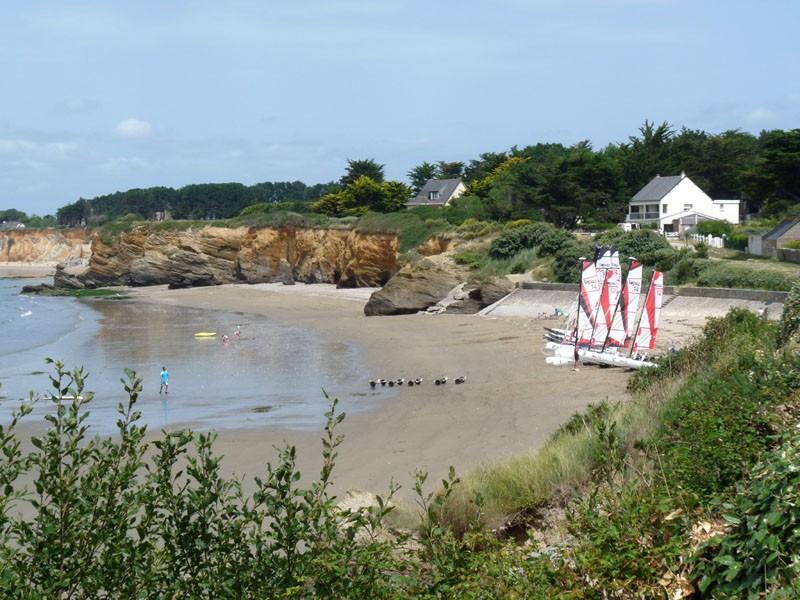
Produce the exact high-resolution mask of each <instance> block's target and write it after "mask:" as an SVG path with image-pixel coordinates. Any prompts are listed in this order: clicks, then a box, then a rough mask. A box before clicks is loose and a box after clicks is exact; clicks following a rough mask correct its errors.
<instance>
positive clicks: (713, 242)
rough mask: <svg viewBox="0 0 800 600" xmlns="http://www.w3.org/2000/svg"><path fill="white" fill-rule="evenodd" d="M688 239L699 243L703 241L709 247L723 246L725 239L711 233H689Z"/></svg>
mask: <svg viewBox="0 0 800 600" xmlns="http://www.w3.org/2000/svg"><path fill="white" fill-rule="evenodd" d="M689 239H690V240H691V241H692V243H695V244H699V243H700V242H703V243H704V244H705V245H706V246H708V247H709V248H724V247H725V240H723V239H722V238H721V237H714V236H713V235H710V234H709V235H700V234H698V233H692V234H689Z"/></svg>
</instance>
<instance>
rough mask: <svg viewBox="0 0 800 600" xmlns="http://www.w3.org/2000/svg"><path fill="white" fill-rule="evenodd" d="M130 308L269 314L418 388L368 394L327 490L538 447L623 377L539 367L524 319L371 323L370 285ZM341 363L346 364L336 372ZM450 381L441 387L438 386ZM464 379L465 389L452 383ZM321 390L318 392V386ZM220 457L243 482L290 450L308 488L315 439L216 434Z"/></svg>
mask: <svg viewBox="0 0 800 600" xmlns="http://www.w3.org/2000/svg"><path fill="white" fill-rule="evenodd" d="M130 291H131V297H132V300H133V301H136V302H149V303H160V304H167V305H173V306H185V307H192V308H200V309H206V310H222V311H230V312H235V313H253V314H262V315H269V316H270V317H271V318H275V319H279V320H282V321H284V322H286V323H291V324H294V325H300V326H303V327H308V328H310V329H313V330H315V331H316V332H317V333H319V334H320V335H322V336H324V337H326V338H329V339H337V340H341V341H344V342H346V343H350V344H354V345H356V346H357V347H358V348H360V351H361V356H362V359H363V362H364V363H365V364H366V366H367V367H368V368H369V369H370V371H371V372H372V374H373V376H374V377H375V378H381V377H382V378H385V379H396V378H401V377H402V378H405V379H413V378H416V377H421V378H422V379H423V384H422V385H421V386H413V387H408V386H403V387H402V388H397V387H395V388H394V390H393V395H394V397H392V398H388V397H387V398H386V399H385V400H384V399H383V398H382V396H383V397H386V396H387V394H386V389H388V388H385V389H381V388H380V387H377V388H376V389H375V390H372V389H371V388H370V386H369V383H368V381H364V382H363V386H364V393H365V394H370V395H372V396H374V399H375V404H376V407H375V408H374V409H372V410H369V411H367V412H364V413H356V414H348V415H347V417H346V419H345V420H344V422H343V423H342V424H341V425H340V426H339V428H338V429H337V432H338V433H340V434H343V435H344V436H345V439H344V443H343V444H342V446H341V447H340V448H339V456H338V459H337V466H336V470H335V472H334V476H333V480H334V486H333V491H334V493H336V494H337V495H338V496H343V495H344V493H345V492H346V491H347V490H360V491H370V492H374V493H386V492H387V490H388V489H389V485H390V482H394V483H397V484H400V485H401V486H402V489H401V492H400V494H399V496H400V497H401V498H405V499H406V500H408V499H410V497H411V496H410V490H411V488H412V487H413V473H414V472H415V471H416V470H418V469H421V470H424V471H428V472H429V473H430V479H431V481H434V482H437V481H440V480H441V479H442V478H444V477H445V476H446V475H447V472H448V470H449V468H450V466H451V465H452V466H453V467H455V469H456V471H457V472H458V473H465V472H467V471H469V470H471V469H473V468H475V467H476V466H478V465H480V464H487V463H493V462H497V461H501V460H504V459H506V458H508V457H511V456H514V455H519V454H523V453H527V452H531V451H535V450H536V449H537V448H540V447H541V446H542V445H543V444H544V443H545V442H546V441H547V439H548V438H549V436H550V435H551V434H552V432H553V431H555V430H556V429H557V428H558V427H559V425H561V424H562V423H563V422H564V421H565V420H567V419H568V418H569V417H570V416H571V415H572V414H574V413H575V412H580V411H582V410H584V409H585V408H586V406H587V405H588V404H591V403H596V402H600V401H602V400H604V399H608V400H610V401H616V400H623V399H625V398H626V397H627V394H626V392H625V385H626V382H627V379H628V377H629V376H630V373H629V372H626V371H623V370H621V369H601V368H597V367H591V366H587V367H586V368H583V369H581V370H580V371H577V372H575V371H571V370H570V369H569V368H556V367H547V366H546V365H545V363H544V356H543V355H542V347H543V337H542V333H543V327H544V326H545V325H553V324H554V323H555V322H548V321H542V320H536V319H534V318H531V317H516V318H492V317H479V316H477V315H450V314H439V315H432V314H422V313H420V314H413V315H400V316H392V317H367V316H365V315H364V312H363V307H364V304H365V303H366V301H367V300H368V298H369V295H370V294H371V293H372V292H373V291H374V289H369V288H357V289H341V290H338V289H336V288H335V286H332V285H325V284H311V285H306V284H297V285H294V286H283V285H281V284H257V285H244V284H241V285H240V284H234V285H225V286H216V287H204V288H190V289H179V290H169V289H167V288H166V287H165V286H159V287H148V288H134V289H132V290H130ZM342 368H347V365H342ZM444 376H447V377H448V378H449V381H448V383H447V384H445V385H441V386H436V385H435V384H434V381H433V380H434V379H435V378H439V377H444ZM459 376H464V377H466V382H465V383H464V384H462V385H456V384H454V382H453V380H454V379H455V378H456V377H459ZM320 394H322V391H320ZM217 433H218V438H217V441H216V443H215V448H216V451H217V452H218V453H220V454H222V455H224V457H225V458H224V460H223V467H224V469H225V471H226V472H227V473H228V474H236V475H237V476H238V477H241V478H243V481H244V483H245V487H247V483H248V481H251V480H252V478H253V477H254V476H257V475H260V474H262V473H263V472H264V465H265V464H266V463H267V462H274V460H275V459H276V456H277V454H276V451H275V448H274V447H276V446H277V447H282V445H283V444H284V442H285V443H288V444H290V445H293V446H295V447H296V448H297V451H298V469H299V470H300V472H301V473H302V474H303V479H304V481H307V482H310V481H312V480H314V479H316V478H318V475H319V468H320V466H321V450H322V444H321V442H320V437H321V433H322V432H320V431H317V432H308V431H295V430H290V429H285V428H282V427H278V426H267V427H261V428H257V429H226V430H220V431H218V432H217Z"/></svg>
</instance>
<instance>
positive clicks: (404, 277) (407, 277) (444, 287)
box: [364, 258, 467, 316]
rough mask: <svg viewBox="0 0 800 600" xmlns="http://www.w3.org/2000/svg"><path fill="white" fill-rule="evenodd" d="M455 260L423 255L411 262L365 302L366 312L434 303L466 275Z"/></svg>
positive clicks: (399, 311)
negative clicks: (436, 258) (431, 257)
mask: <svg viewBox="0 0 800 600" xmlns="http://www.w3.org/2000/svg"><path fill="white" fill-rule="evenodd" d="M466 275H467V273H466V271H465V270H464V269H463V268H462V267H459V266H458V265H456V264H455V263H453V262H452V261H445V260H442V259H440V260H436V261H432V260H430V259H428V258H424V259H421V260H420V261H418V262H416V263H408V264H407V265H405V266H404V267H403V268H402V269H401V270H400V271H398V272H397V274H396V275H395V276H394V277H392V278H391V279H390V280H389V282H388V283H387V284H386V285H385V286H384V287H383V288H381V289H380V290H378V291H376V292H375V293H374V294H372V296H370V299H369V301H368V302H367V303H366V305H364V314H366V315H368V316H373V315H404V314H410V313H415V312H419V311H421V310H425V309H427V308H428V307H430V306H433V305H435V304H436V303H437V302H439V301H440V300H441V299H442V298H444V297H445V296H447V294H448V293H449V292H450V290H452V289H453V288H454V287H456V286H457V285H459V284H460V283H461V282H462V281H464V279H465V278H466Z"/></svg>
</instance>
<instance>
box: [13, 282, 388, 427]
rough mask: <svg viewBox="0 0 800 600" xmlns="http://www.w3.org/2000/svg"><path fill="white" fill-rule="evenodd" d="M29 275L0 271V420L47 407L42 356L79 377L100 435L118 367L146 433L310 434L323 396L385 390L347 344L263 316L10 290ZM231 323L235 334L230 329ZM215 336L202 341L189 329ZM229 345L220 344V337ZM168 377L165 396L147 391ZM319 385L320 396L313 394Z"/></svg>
mask: <svg viewBox="0 0 800 600" xmlns="http://www.w3.org/2000/svg"><path fill="white" fill-rule="evenodd" d="M35 283H42V281H37V280H32V279H16V278H0V336H1V337H2V343H0V423H7V422H9V421H10V420H11V418H12V414H13V412H14V411H15V410H18V409H19V406H20V404H21V402H23V401H28V399H29V397H30V394H31V393H33V394H34V396H36V397H38V398H39V399H38V400H37V401H36V403H35V404H34V410H33V413H32V414H31V415H29V416H28V417H26V421H30V420H31V419H33V420H36V419H43V418H44V416H45V415H47V414H49V413H52V412H54V410H55V406H54V401H53V400H52V399H51V396H53V395H58V392H56V391H55V388H54V387H53V385H52V382H51V377H52V376H54V374H55V370H54V367H53V365H51V364H47V362H46V359H48V358H50V359H53V360H56V361H61V362H63V363H64V366H65V367H66V368H67V369H69V370H70V371H72V370H73V369H75V368H83V370H84V373H86V374H87V379H86V384H85V391H91V392H93V394H94V397H93V399H92V400H91V401H90V402H89V403H88V404H87V405H86V409H87V410H88V411H89V413H90V414H89V417H88V419H87V423H88V424H89V426H90V427H91V432H93V433H94V434H99V435H111V434H113V433H114V432H115V431H116V423H117V421H118V419H119V413H118V406H119V405H120V403H123V404H127V399H128V394H127V393H126V392H125V389H124V385H125V384H124V383H123V381H127V376H126V369H130V370H132V371H134V372H135V373H136V375H137V376H138V377H141V378H142V380H143V389H142V392H141V393H140V395H139V398H138V400H137V403H136V408H137V410H139V411H140V412H141V421H140V423H144V424H147V426H148V430H151V431H152V430H156V431H158V430H161V429H164V430H175V429H181V428H186V427H191V428H193V429H197V430H209V429H215V430H221V429H240V428H251V427H264V426H270V425H274V426H281V427H285V428H289V429H300V430H318V429H319V428H321V427H322V426H323V425H324V423H325V417H324V413H325V411H326V410H327V408H328V403H329V401H328V400H327V399H326V397H325V393H327V394H328V396H329V397H330V398H334V397H335V398H338V399H339V401H340V405H339V406H340V409H341V410H344V411H345V412H361V411H364V410H369V409H371V408H373V407H375V406H376V405H377V404H378V403H380V402H384V401H386V400H387V399H388V398H389V396H391V394H386V393H382V394H376V393H374V392H372V391H370V388H369V385H368V381H369V379H370V376H371V373H370V372H369V370H368V369H367V368H366V367H365V365H364V363H363V361H362V359H361V356H360V351H359V348H358V347H356V346H354V345H351V344H348V343H345V342H342V341H340V340H332V339H328V338H325V337H323V336H321V335H320V334H318V333H317V332H315V331H313V330H310V329H305V328H302V327H297V326H292V325H288V324H286V323H285V322H281V321H280V320H279V319H277V318H271V317H269V316H262V315H253V314H244V313H229V312H217V311H208V310H199V309H191V308H183V307H175V306H163V305H155V304H147V303H142V302H134V301H128V300H125V299H122V298H103V299H100V298H87V299H78V298H68V297H46V296H36V295H27V294H24V295H23V294H20V292H21V290H22V287H23V286H24V285H27V284H35ZM237 328H239V330H240V331H241V335H239V336H236V335H234V332H235V331H237ZM198 332H215V333H216V334H217V335H216V336H215V337H211V338H197V337H195V333H198ZM223 335H227V336H228V337H229V340H228V341H227V342H223V340H222V336H223ZM162 367H166V369H167V371H168V372H169V382H170V385H169V395H166V394H159V387H160V386H159V384H160V372H161V369H162ZM323 390H324V392H323Z"/></svg>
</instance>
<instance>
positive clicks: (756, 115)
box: [745, 106, 778, 123]
mask: <svg viewBox="0 0 800 600" xmlns="http://www.w3.org/2000/svg"><path fill="white" fill-rule="evenodd" d="M745 118H746V119H747V120H748V121H750V122H751V123H766V122H767V121H774V120H775V119H777V118H778V115H777V114H776V113H775V112H773V111H771V110H770V109H768V108H764V107H763V106H759V107H758V108H756V109H755V110H752V111H750V113H749V114H748V115H747V116H746V117H745Z"/></svg>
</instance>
